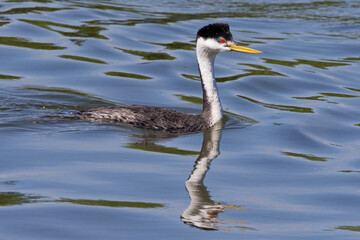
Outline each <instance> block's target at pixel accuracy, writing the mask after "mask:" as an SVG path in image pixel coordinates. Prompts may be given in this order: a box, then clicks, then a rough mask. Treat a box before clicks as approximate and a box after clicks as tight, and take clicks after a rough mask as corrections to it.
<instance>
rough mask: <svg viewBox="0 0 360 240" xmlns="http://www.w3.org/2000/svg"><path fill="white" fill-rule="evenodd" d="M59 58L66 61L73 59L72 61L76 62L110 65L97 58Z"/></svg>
mask: <svg viewBox="0 0 360 240" xmlns="http://www.w3.org/2000/svg"><path fill="white" fill-rule="evenodd" d="M59 57H61V58H65V59H71V60H75V61H82V62H89V63H98V64H108V63H107V62H105V61H102V60H100V59H96V58H88V57H81V56H75V55H60V56H59Z"/></svg>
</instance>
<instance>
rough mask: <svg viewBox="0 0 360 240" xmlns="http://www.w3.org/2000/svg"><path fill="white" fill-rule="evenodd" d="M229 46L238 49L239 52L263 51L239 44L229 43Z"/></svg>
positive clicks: (234, 49)
mask: <svg viewBox="0 0 360 240" xmlns="http://www.w3.org/2000/svg"><path fill="white" fill-rule="evenodd" d="M227 47H228V48H230V49H231V50H233V51H237V52H244V53H261V51H259V50H256V49H252V48H248V47H241V46H237V45H227Z"/></svg>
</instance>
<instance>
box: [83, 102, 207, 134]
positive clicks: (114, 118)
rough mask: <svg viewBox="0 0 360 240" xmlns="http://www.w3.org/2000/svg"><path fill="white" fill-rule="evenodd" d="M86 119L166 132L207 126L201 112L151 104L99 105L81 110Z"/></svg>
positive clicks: (195, 129) (195, 130) (198, 128)
mask: <svg viewBox="0 0 360 240" xmlns="http://www.w3.org/2000/svg"><path fill="white" fill-rule="evenodd" d="M82 116H83V117H84V118H86V119H92V120H96V121H101V122H113V123H123V124H130V125H133V126H135V127H140V128H146V129H154V130H162V131H167V132H176V133H186V132H198V131H201V130H204V129H206V128H207V127H208V124H206V119H205V118H204V116H203V115H202V114H187V113H184V112H179V111H175V110H171V109H166V108H161V107H153V106H121V107H101V108H95V109H90V110H87V111H84V112H82Z"/></svg>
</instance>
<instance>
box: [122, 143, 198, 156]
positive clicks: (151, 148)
mask: <svg viewBox="0 0 360 240" xmlns="http://www.w3.org/2000/svg"><path fill="white" fill-rule="evenodd" d="M125 147H126V148H130V149H135V150H142V151H147V152H157V153H165V154H175V155H181V156H196V155H199V154H200V152H198V151H190V150H183V149H178V148H174V147H165V146H162V145H158V144H155V143H151V142H141V143H129V144H126V145H125Z"/></svg>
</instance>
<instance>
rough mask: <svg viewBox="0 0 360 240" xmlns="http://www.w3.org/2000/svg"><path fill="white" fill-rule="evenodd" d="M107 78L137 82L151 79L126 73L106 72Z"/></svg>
mask: <svg viewBox="0 0 360 240" xmlns="http://www.w3.org/2000/svg"><path fill="white" fill-rule="evenodd" d="M105 74H106V75H108V76H112V77H121V78H134V79H139V80H148V79H152V77H148V76H145V75H140V74H135V73H127V72H106V73H105Z"/></svg>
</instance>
